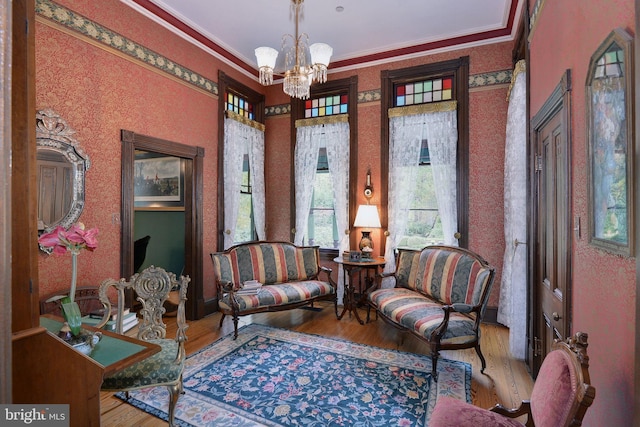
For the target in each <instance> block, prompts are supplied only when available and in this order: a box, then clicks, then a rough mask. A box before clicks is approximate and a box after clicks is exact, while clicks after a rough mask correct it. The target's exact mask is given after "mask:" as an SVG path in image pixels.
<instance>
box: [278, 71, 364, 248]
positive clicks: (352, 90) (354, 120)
mask: <svg viewBox="0 0 640 427" xmlns="http://www.w3.org/2000/svg"><path fill="white" fill-rule="evenodd" d="M345 89H346V90H347V96H348V114H349V139H350V141H349V224H353V221H354V220H355V218H356V209H357V206H356V191H357V188H358V185H357V184H358V182H357V181H358V76H352V77H349V78H346V79H340V80H332V81H328V82H326V83H323V84H316V85H313V86H311V93H310V96H309V98H317V97H320V96H328V95H329V94H334V93H336V92H338V91H342V92H344V90H345ZM304 103H305V100H304V99H293V98H292V99H291V124H290V126H291V159H292V161H291V188H295V147H296V120H298V119H304V110H305V109H304ZM295 202H296V195H295V191H292V192H291V203H290V205H291V211H290V218H291V220H290V221H291V223H290V227H289V229H290V230H292V232H291V241H292V242H293V240H294V237H295V233H294V232H293V230H294V229H295V220H296V204H295ZM339 231H340V230H338V232H339ZM355 234H356V233H351V235H350V236H349V240H350V246H351V247H354V245H356V244H357V240H358V239H357V236H356V235H355ZM338 252H339V251H338V250H337V249H321V250H320V259H321V260H323V261H330V260H333V258H335V257H337V256H338Z"/></svg>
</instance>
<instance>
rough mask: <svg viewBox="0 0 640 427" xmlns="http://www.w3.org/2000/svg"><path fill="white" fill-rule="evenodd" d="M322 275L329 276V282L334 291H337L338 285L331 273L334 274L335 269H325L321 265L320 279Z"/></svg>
mask: <svg viewBox="0 0 640 427" xmlns="http://www.w3.org/2000/svg"><path fill="white" fill-rule="evenodd" d="M321 273H324V274H326V275H327V281H328V282H329V284H330V285H331V286H332V287H333V289H335V290H336V291H337V289H338V284H337V283H336V282H335V281H334V280H333V278H332V277H331V273H333V269H332V268H329V267H325V266H324V265H321V266H320V271H319V272H318V277H319V276H320V274H321Z"/></svg>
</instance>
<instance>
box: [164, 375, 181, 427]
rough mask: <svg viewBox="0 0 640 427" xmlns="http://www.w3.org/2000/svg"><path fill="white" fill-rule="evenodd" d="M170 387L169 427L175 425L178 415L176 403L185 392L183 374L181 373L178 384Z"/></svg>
mask: <svg viewBox="0 0 640 427" xmlns="http://www.w3.org/2000/svg"><path fill="white" fill-rule="evenodd" d="M167 388H168V389H169V419H168V421H169V427H173V426H174V425H175V424H174V421H175V415H176V405H177V404H178V399H179V398H180V395H181V394H183V393H184V391H183V388H182V375H180V379H179V380H178V382H177V383H176V384H173V385H170V386H167Z"/></svg>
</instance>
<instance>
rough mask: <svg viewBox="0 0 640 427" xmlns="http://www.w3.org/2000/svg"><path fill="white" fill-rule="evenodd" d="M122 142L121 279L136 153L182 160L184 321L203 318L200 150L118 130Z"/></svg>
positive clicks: (128, 266)
mask: <svg viewBox="0 0 640 427" xmlns="http://www.w3.org/2000/svg"><path fill="white" fill-rule="evenodd" d="M121 141H122V211H121V215H120V218H121V222H122V240H121V241H120V256H121V263H120V274H121V277H131V275H133V273H134V271H133V240H134V233H133V231H134V230H133V221H134V201H133V198H134V193H133V177H134V166H133V164H134V160H135V152H136V150H144V151H153V152H156V153H162V154H166V155H168V156H175V157H180V158H182V159H185V160H186V162H185V174H184V175H185V184H184V185H185V197H184V215H185V248H184V250H185V253H184V255H185V269H184V273H185V275H189V276H190V278H191V282H190V283H189V289H188V290H187V303H186V306H185V309H186V310H185V314H186V316H187V319H189V320H195V319H200V318H202V317H204V315H205V312H204V292H203V278H202V274H203V270H202V268H203V260H202V253H203V252H202V251H203V249H202V247H203V241H202V232H203V222H202V205H203V203H202V173H203V158H204V148H202V147H194V146H191V145H185V144H180V143H178V142H172V141H167V140H164V139H160V138H154V137H151V136H146V135H141V134H137V133H135V132H132V131H128V130H124V129H122V130H121Z"/></svg>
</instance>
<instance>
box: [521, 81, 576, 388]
mask: <svg viewBox="0 0 640 427" xmlns="http://www.w3.org/2000/svg"><path fill="white" fill-rule="evenodd" d="M571 90H572V79H571V70H570V69H567V70H566V71H565V72H564V73H563V75H562V77H561V79H560V82H559V83H558V85H557V86H556V87H555V89H554V90H553V92H552V93H551V95H550V96H549V98H547V100H546V101H545V102H544V104H543V105H542V107H541V108H540V110H539V111H538V112H537V113H536V115H535V116H533V118H532V119H531V123H530V132H531V134H530V138H529V139H530V141H531V142H532V144H530V146H529V150H530V153H529V159H530V163H529V171H530V172H529V185H530V187H529V206H531V211H530V215H531V218H530V227H529V235H528V236H527V239H528V240H527V241H528V242H531V245H529V265H530V266H531V269H530V270H529V275H530V277H529V283H531V286H530V288H529V297H528V305H529V307H530V309H529V310H530V322H529V349H528V350H529V351H528V353H529V354H528V364H529V369H530V371H531V373H532V375H533V377H534V378H535V377H536V376H537V373H538V370H539V369H540V366H541V364H542V357H541V356H540V355H537V354H536V351H535V350H536V344H535V339H536V337H539V336H540V334H541V332H542V331H540V330H538V329H539V323H540V321H541V319H539V318H538V313H537V312H536V311H535V307H537V304H538V303H539V301H538V295H537V292H536V290H537V285H538V283H540V278H539V277H538V276H539V274H538V271H539V269H538V259H539V255H540V247H539V242H538V232H539V227H540V222H539V218H538V209H539V204H538V197H537V193H538V192H537V189H538V187H539V183H538V181H539V176H538V171H537V167H536V166H537V158H538V152H537V151H538V146H539V143H540V141H539V131H540V130H541V129H542V128H543V127H544V126H545V125H546V124H547V123H548V122H549V121H550V120H551V119H552V118H553V117H555V115H556V114H562V116H561V118H560V120H561V123H562V130H561V132H562V133H563V135H564V138H565V141H566V143H567V145H568V147H567V159H566V161H567V188H568V189H569V191H568V192H567V207H568V212H569V215H568V218H567V222H568V223H567V224H566V229H567V236H566V238H567V245H568V246H569V248H571V247H573V239H572V236H571V231H570V230H571V229H572V227H571V212H573V204H572V201H573V198H572V197H571V189H572V170H571ZM571 255H572V251H571V250H569V251H568V252H567V254H566V256H567V260H566V262H567V287H566V295H563V306H564V307H563V308H564V318H565V331H569V332H570V331H571V329H572V322H573V316H572V310H571V298H572V297H571V295H572V292H573V279H572V277H573V274H572V273H573V272H572V269H571V258H572V256H571Z"/></svg>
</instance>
